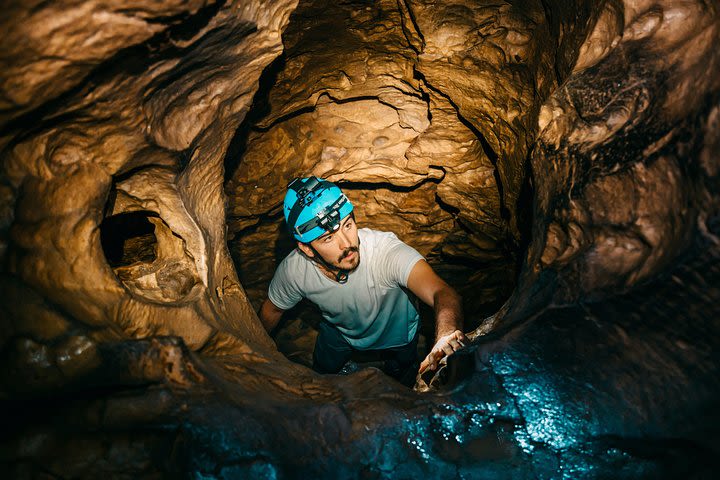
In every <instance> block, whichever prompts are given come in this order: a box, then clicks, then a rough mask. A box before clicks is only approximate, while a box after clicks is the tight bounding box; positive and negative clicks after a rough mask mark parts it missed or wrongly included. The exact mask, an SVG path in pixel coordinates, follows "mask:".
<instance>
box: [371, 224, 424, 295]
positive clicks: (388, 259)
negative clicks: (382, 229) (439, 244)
mask: <svg viewBox="0 0 720 480" xmlns="http://www.w3.org/2000/svg"><path fill="white" fill-rule="evenodd" d="M379 247H380V252H381V254H380V255H379V258H378V260H379V262H380V263H379V264H380V266H381V268H382V270H383V272H384V275H383V276H384V280H385V281H386V282H387V283H388V285H389V286H395V285H399V286H401V287H407V282H408V278H409V277H410V271H412V269H413V267H414V266H415V264H416V263H417V262H418V261H420V260H423V256H422V255H420V253H419V252H418V251H417V250H415V249H414V248H412V247H411V246H410V245H407V244H406V243H403V242H402V241H401V240H400V239H399V238H397V236H396V235H395V234H394V233H389V232H388V233H387V234H386V237H385V238H383V239H382V240H380V242H379Z"/></svg>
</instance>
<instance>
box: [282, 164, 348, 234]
mask: <svg viewBox="0 0 720 480" xmlns="http://www.w3.org/2000/svg"><path fill="white" fill-rule="evenodd" d="M352 211H353V205H352V203H350V200H348V198H347V197H346V196H345V194H344V193H343V192H342V190H340V188H338V186H337V185H335V184H334V183H331V182H328V181H326V180H323V179H320V178H317V177H307V178H296V179H295V180H293V181H292V182H290V183H289V184H288V190H287V193H286V194H285V202H284V203H283V213H284V214H285V221H286V222H287V225H288V228H289V229H290V232H291V233H292V235H293V236H294V237H295V238H296V239H297V240H298V241H299V242H303V243H310V242H312V241H313V240H315V239H317V238H318V237H320V236H321V235H322V234H324V233H325V232H334V231H335V230H337V229H338V228H339V227H340V222H341V221H342V220H343V219H344V218H345V217H347V216H348V215H350V213H352Z"/></svg>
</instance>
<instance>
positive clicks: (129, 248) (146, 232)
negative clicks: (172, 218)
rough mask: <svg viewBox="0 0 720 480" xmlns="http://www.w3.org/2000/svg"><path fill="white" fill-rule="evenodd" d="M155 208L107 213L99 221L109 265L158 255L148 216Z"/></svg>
mask: <svg viewBox="0 0 720 480" xmlns="http://www.w3.org/2000/svg"><path fill="white" fill-rule="evenodd" d="M150 217H156V218H157V217H158V215H157V214H156V213H154V212H149V211H137V212H129V213H120V214H117V215H112V216H110V217H106V218H105V219H104V220H103V221H102V223H101V224H100V243H101V245H102V249H103V252H104V253H105V258H106V259H107V261H108V263H109V264H110V266H111V267H113V268H115V267H120V266H125V265H131V264H133V263H135V262H144V263H152V262H154V261H155V259H156V258H157V252H156V246H157V238H156V237H155V226H154V225H153V224H152V223H151V222H150V220H148V219H149V218H150Z"/></svg>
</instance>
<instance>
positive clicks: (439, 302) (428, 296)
mask: <svg viewBox="0 0 720 480" xmlns="http://www.w3.org/2000/svg"><path fill="white" fill-rule="evenodd" d="M408 288H409V289H410V291H411V292H413V293H414V294H415V295H417V296H418V298H419V299H420V300H422V301H423V302H424V303H426V304H427V305H429V306H431V307H433V309H434V310H435V346H434V347H433V348H432V350H431V351H430V353H429V354H428V356H427V357H425V360H423V361H422V363H421V364H420V373H422V372H424V371H425V370H426V369H428V368H430V370H435V369H436V368H437V364H438V362H439V361H440V360H441V359H442V358H443V357H445V356H447V355H452V354H453V353H454V352H456V351H457V350H459V349H460V348H462V347H464V346H465V344H466V343H467V338H466V337H465V334H464V333H463V332H462V328H463V313H462V299H461V298H460V295H458V293H457V292H456V291H455V290H453V288H452V287H450V285H448V284H447V283H445V282H444V281H443V279H442V278H440V277H438V276H437V274H436V273H435V272H434V271H433V269H432V267H431V266H430V265H428V263H427V262H426V261H425V260H419V261H418V262H417V263H416V264H415V266H414V267H413V269H412V270H411V271H410V276H409V277H408Z"/></svg>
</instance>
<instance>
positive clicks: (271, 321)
mask: <svg viewBox="0 0 720 480" xmlns="http://www.w3.org/2000/svg"><path fill="white" fill-rule="evenodd" d="M283 313H285V310H283V309H281V308H278V307H276V306H275V304H274V303H272V302H271V301H270V299H269V298H266V299H265V301H264V302H263V304H262V306H261V307H260V314H259V315H258V316H259V317H260V321H261V322H262V324H263V327H265V330H266V331H267V332H268V333H270V332H271V331H272V329H273V328H275V327H276V326H277V324H278V322H280V318H281V317H282V315H283Z"/></svg>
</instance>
